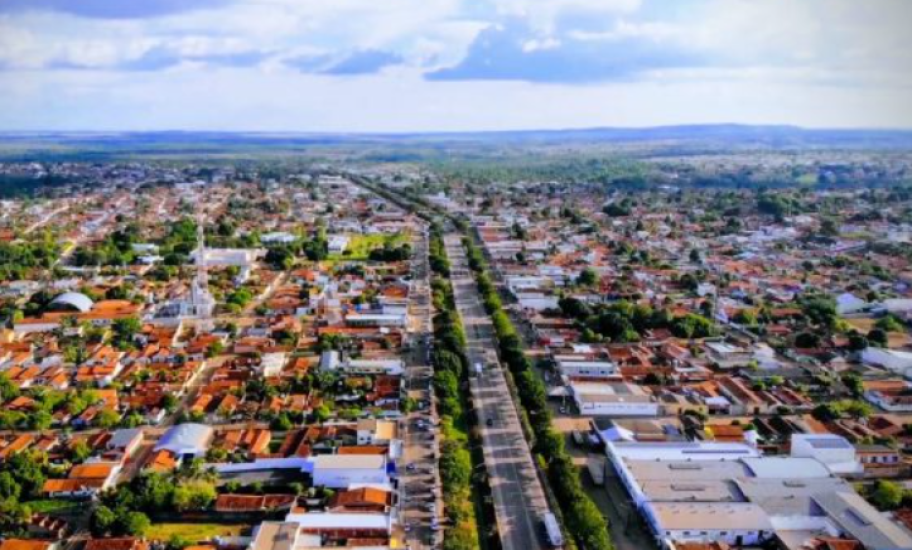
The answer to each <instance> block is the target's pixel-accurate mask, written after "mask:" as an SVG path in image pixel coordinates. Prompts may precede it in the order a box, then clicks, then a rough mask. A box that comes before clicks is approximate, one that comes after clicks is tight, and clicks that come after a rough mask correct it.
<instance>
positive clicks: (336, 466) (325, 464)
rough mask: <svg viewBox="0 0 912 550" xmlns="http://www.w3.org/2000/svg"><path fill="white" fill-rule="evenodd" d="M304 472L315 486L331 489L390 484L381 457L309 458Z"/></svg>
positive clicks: (385, 464)
mask: <svg viewBox="0 0 912 550" xmlns="http://www.w3.org/2000/svg"><path fill="white" fill-rule="evenodd" d="M305 471H309V473H310V474H311V475H312V476H313V484H314V485H315V486H322V487H330V488H333V489H347V488H349V487H351V486H364V485H371V486H377V487H389V484H390V479H389V474H388V473H387V462H386V457H385V456H383V455H317V456H314V457H311V458H310V460H309V461H308V465H307V466H305Z"/></svg>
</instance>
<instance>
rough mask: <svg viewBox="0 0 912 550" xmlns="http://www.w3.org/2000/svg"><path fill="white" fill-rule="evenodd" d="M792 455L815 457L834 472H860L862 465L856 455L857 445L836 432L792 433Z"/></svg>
mask: <svg viewBox="0 0 912 550" xmlns="http://www.w3.org/2000/svg"><path fill="white" fill-rule="evenodd" d="M791 443H792V445H791V448H792V450H791V456H793V457H805V458H813V459H815V460H818V461H820V462H821V463H823V464H824V465H826V467H827V468H829V470H830V471H831V472H833V473H834V474H859V473H861V472H862V471H863V468H862V465H861V463H860V462H858V459H857V458H856V456H855V447H854V446H853V445H852V444H851V443H849V441H848V440H847V439H846V438H844V437H842V436H839V435H835V434H797V433H796V434H792V440H791Z"/></svg>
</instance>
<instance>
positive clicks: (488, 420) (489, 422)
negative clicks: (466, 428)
mask: <svg viewBox="0 0 912 550" xmlns="http://www.w3.org/2000/svg"><path fill="white" fill-rule="evenodd" d="M485 425H487V426H488V427H489V428H490V427H491V426H493V425H494V419H493V418H489V419H487V420H485Z"/></svg>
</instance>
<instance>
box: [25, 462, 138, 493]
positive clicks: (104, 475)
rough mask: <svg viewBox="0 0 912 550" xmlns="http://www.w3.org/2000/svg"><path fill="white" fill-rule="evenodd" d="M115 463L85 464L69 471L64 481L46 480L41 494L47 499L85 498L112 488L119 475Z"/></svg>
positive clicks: (119, 467)
mask: <svg viewBox="0 0 912 550" xmlns="http://www.w3.org/2000/svg"><path fill="white" fill-rule="evenodd" d="M120 470H121V465H120V463H117V462H87V463H85V464H80V465H78V466H73V467H72V468H71V469H70V472H69V474H68V475H67V477H66V479H48V480H46V481H45V482H44V485H43V486H42V488H41V492H42V494H44V495H47V496H48V497H49V498H85V497H91V496H94V495H96V494H98V493H100V492H102V491H104V490H106V489H108V488H110V487H113V486H114V482H115V481H116V479H117V476H118V475H119V474H120Z"/></svg>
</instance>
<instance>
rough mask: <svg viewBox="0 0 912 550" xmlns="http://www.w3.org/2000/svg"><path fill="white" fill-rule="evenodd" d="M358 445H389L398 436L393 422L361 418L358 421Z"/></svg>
mask: <svg viewBox="0 0 912 550" xmlns="http://www.w3.org/2000/svg"><path fill="white" fill-rule="evenodd" d="M357 430H358V445H389V444H390V443H391V442H392V441H393V440H394V439H396V438H397V437H398V429H397V426H396V423H395V422H392V421H390V420H377V419H374V418H362V419H361V420H359V421H358V425H357Z"/></svg>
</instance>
